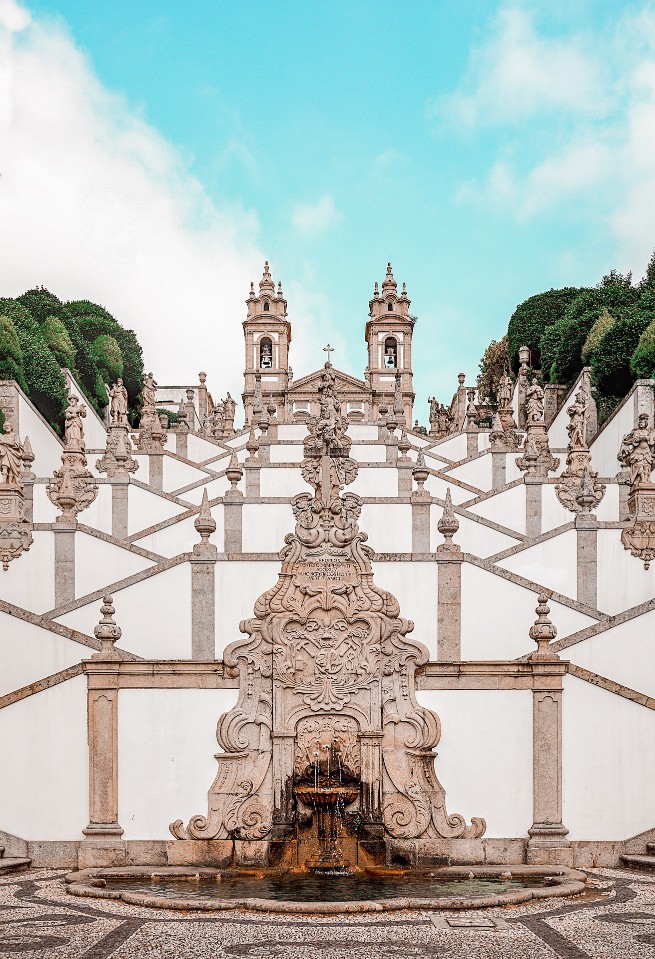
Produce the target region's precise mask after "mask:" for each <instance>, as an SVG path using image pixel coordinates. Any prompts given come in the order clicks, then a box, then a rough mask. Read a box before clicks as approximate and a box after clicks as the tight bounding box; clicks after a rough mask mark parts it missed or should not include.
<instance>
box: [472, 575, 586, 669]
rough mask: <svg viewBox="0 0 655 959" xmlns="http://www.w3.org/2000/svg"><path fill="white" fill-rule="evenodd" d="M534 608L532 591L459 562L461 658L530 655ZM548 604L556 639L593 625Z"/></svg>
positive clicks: (580, 615)
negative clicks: (460, 582) (460, 576)
mask: <svg viewBox="0 0 655 959" xmlns="http://www.w3.org/2000/svg"><path fill="white" fill-rule="evenodd" d="M536 605H537V594H536V593H535V592H532V590H530V589H526V588H525V587H524V586H519V585H518V584H517V583H513V582H511V580H507V579H504V577H502V576H495V575H494V574H493V573H490V572H488V571H487V570H485V569H480V568H479V567H478V566H473V565H472V564H471V563H463V564H462V646H461V650H462V659H518V658H519V657H520V656H525V655H526V653H531V652H533V651H534V650H535V648H536V647H535V644H534V643H533V641H532V640H531V639H530V636H529V635H528V634H529V630H530V627H531V626H532V624H533V623H534V621H535V619H536V614H535V607H536ZM548 605H549V606H550V618H551V620H552V621H553V623H554V624H555V626H556V627H557V636H558V638H559V639H562V638H563V637H564V636H568V635H569V634H570V633H574V632H577V631H578V630H580V629H584V628H585V627H586V626H592V625H593V624H594V623H595V622H596V620H595V619H592V618H591V617H590V616H585V615H584V614H583V613H579V612H578V611H577V610H575V609H571V608H570V607H568V606H564V605H562V604H560V603H556V602H555V601H554V600H549V603H548ZM508 611H511V612H510V613H509V614H508ZM562 655H563V658H565V657H566V653H563V654H562Z"/></svg>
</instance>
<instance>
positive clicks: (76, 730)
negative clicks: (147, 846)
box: [0, 676, 89, 840]
mask: <svg viewBox="0 0 655 959" xmlns="http://www.w3.org/2000/svg"><path fill="white" fill-rule="evenodd" d="M88 756H89V753H88V746H87V732H86V677H85V676H77V677H75V679H70V680H68V681H67V682H64V683H59V685H57V686H51V687H50V689H46V690H44V691H43V692H42V693H37V694H35V695H34V696H29V697H28V698H27V699H22V700H20V701H19V702H17V703H13V704H12V705H11V706H5V707H4V709H0V769H1V770H2V782H3V788H2V789H0V824H1V826H2V828H3V829H4V830H6V831H7V832H10V833H13V834H14V835H16V836H21V837H22V838H23V839H41V840H48V839H62V840H63V839H83V838H84V837H83V835H82V829H83V828H84V827H85V826H86V825H87V823H88V821H89V773H88V767H89V758H88ZM7 784H11V787H12V788H11V790H10V789H8V788H7Z"/></svg>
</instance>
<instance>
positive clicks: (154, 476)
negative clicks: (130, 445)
mask: <svg viewBox="0 0 655 959" xmlns="http://www.w3.org/2000/svg"><path fill="white" fill-rule="evenodd" d="M148 482H149V484H150V486H152V488H153V489H157V490H163V488H164V456H163V454H162V453H151V454H150V456H149V457H148Z"/></svg>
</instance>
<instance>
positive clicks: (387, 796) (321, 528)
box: [69, 362, 584, 911]
mask: <svg viewBox="0 0 655 959" xmlns="http://www.w3.org/2000/svg"><path fill="white" fill-rule="evenodd" d="M347 427H348V421H347V420H346V418H345V417H343V416H341V414H340V404H339V401H338V397H337V394H336V391H335V375H334V371H333V369H332V366H331V364H330V363H329V362H327V363H326V364H325V368H324V371H323V374H322V385H321V388H320V415H319V416H317V417H312V418H311V419H310V420H309V421H308V429H309V435H308V436H307V437H306V438H305V440H304V459H303V462H302V464H301V469H302V476H303V478H304V479H305V480H306V481H307V483H308V484H309V485H310V486H311V487H312V488H313V493H309V492H302V493H299V494H298V495H297V496H296V497H295V498H294V500H293V501H292V506H293V512H294V516H295V521H296V523H295V530H294V532H293V533H289V534H288V535H287V536H286V538H285V544H286V545H285V546H284V549H283V550H282V553H281V559H282V567H281V571H280V574H279V578H278V581H277V583H276V584H275V586H273V588H272V589H269V590H268V591H267V592H265V593H264V594H263V595H262V596H260V598H259V599H258V600H257V602H256V603H255V608H254V613H255V615H254V617H253V618H251V619H248V620H245V621H244V622H242V623H241V624H240V630H241V632H242V633H243V634H244V638H242V639H240V640H238V641H236V642H234V643H232V644H231V645H230V646H228V647H227V649H226V650H225V654H224V661H225V666H226V668H227V669H229V670H230V671H231V673H232V675H233V676H234V677H236V678H238V681H239V696H238V700H237V703H236V705H235V706H234V707H233V708H232V709H231V710H230V711H229V712H227V713H225V714H224V715H223V716H221V718H220V719H219V722H218V727H217V739H218V743H219V745H220V747H221V750H222V752H220V753H218V754H217V756H216V759H217V762H218V769H217V772H216V777H215V779H214V782H213V784H212V785H211V787H210V789H209V795H208V812H207V814H206V815H196V816H194V817H192V818H191V820H190V821H189V822H188V823H187V824H186V825H185V824H184V823H183V821H182V820H177V821H175V822H173V823H172V824H171V826H170V830H171V832H172V834H173V836H174V837H175V838H176V839H177V840H179V841H180V842H181V843H188V844H189V850H190V854H189V859H188V862H189V866H190V868H187V869H184V868H177V869H175V868H170V867H169V868H168V869H158V870H157V882H156V883H155V885H154V886H152V884H151V885H148V883H149V882H150V879H151V878H152V875H151V874H152V867H141V869H134V868H132V869H128V870H125V869H114V870H108V869H95V870H85V871H84V872H81V873H76V874H74V875H72V876H71V877H69V879H70V883H71V884H70V886H69V891H70V892H72V893H73V894H77V895H95V896H102V897H111V898H123V899H124V900H125V901H127V902H133V903H136V904H140V905H155V906H166V907H168V908H171V907H173V908H175V907H177V908H194V907H195V908H216V909H220V908H234V907H235V906H239V905H241V906H243V905H246V906H250V907H252V908H266V909H270V908H275V909H284V908H291V907H293V908H294V911H299V910H300V909H301V908H304V909H305V910H306V911H316V910H319V911H342V910H343V909H344V908H346V907H347V908H406V907H407V906H408V905H411V902H412V901H414V904H415V905H416V904H417V903H418V904H419V905H420V906H421V907H428V908H429V907H430V905H432V906H435V907H436V906H437V905H438V906H439V907H444V906H448V905H450V907H451V908H462V907H463V906H466V905H467V904H469V905H470V904H471V900H470V899H469V898H466V895H467V894H468V895H471V894H473V895H474V896H476V898H475V900H474V902H475V904H476V906H480V905H496V904H498V903H499V902H508V901H514V902H516V901H526V900H527V899H530V898H531V897H532V895H533V891H530V889H528V888H526V886H525V883H526V882H528V883H529V882H530V881H533V882H534V881H536V882H537V883H539V882H540V881H541V882H543V881H544V876H545V872H544V870H541V871H540V876H537V875H536V874H534V875H533V873H534V867H529V866H518V867H512V876H511V877H508V876H507V875H504V874H503V871H502V869H499V868H497V867H489V866H486V867H485V866H482V867H474V868H475V870H476V871H475V874H473V873H472V872H471V867H470V866H466V867H464V868H462V867H457V866H448V867H446V868H445V869H443V868H442V869H437V870H436V871H433V872H431V873H429V874H428V873H425V872H423V873H421V872H420V870H419V871H417V870H413V871H411V870H409V869H408V868H407V867H408V863H407V862H406V861H404V860H403V857H402V855H401V854H400V853H399V850H402V849H403V847H406V846H407V845H408V843H409V844H411V843H416V842H417V841H418V842H420V841H422V842H424V843H425V842H428V843H429V842H430V841H436V842H437V844H439V842H440V841H441V842H443V841H452V840H460V839H465V840H477V839H479V838H480V837H481V836H482V835H483V833H484V831H485V821H484V819H482V818H474V819H473V820H472V821H471V823H467V822H466V821H465V819H464V818H463V817H462V816H461V815H459V814H457V813H453V814H450V815H449V814H448V812H447V810H446V802H445V792H444V789H443V787H442V786H441V784H440V782H439V780H438V778H437V775H436V772H435V759H436V754H435V752H434V749H435V747H436V746H437V744H438V742H439V739H440V735H441V728H440V721H439V717H438V716H437V715H436V713H435V712H433V711H432V710H430V709H426V708H424V707H423V706H421V705H420V704H419V703H418V701H417V698H416V673H417V670H419V669H420V668H421V667H422V666H423V665H424V664H425V663H427V661H428V650H427V648H426V646H425V645H423V644H422V643H421V642H419V641H417V640H415V639H413V638H411V637H410V633H411V632H412V630H413V623H412V622H411V621H410V620H408V619H404V618H403V617H402V616H401V615H400V608H399V604H398V601H397V600H396V599H395V597H394V596H392V595H391V593H389V592H387V591H386V590H383V589H380V588H379V587H378V586H376V584H375V583H374V581H373V570H372V565H371V559H372V556H373V551H372V550H371V548H370V547H369V546H367V545H366V540H367V538H368V537H367V535H366V533H363V532H361V531H360V529H359V526H358V520H359V516H360V513H361V508H362V500H361V499H360V497H359V496H357V495H356V494H354V493H352V492H349V491H346V492H342V491H343V490H344V488H345V487H346V486H348V485H349V484H350V483H352V482H353V481H354V479H355V478H356V476H357V464H356V463H355V461H354V460H353V459H352V458H351V457H350V448H351V440H350V438H349V437H348V436H347V432H346V431H347ZM193 841H195V842H193ZM212 844H214V845H215V846H216V847H219V846H220V847H224V846H225V845H226V844H228V845H229V846H230V849H231V863H230V869H229V870H221V869H217V868H211V867H209V868H199V867H198V865H197V863H194V859H193V853H192V849H193V848H195V847H196V846H198V845H202V846H203V847H204V848H207V847H210V848H211V846H212ZM178 861H181V858H178ZM441 861H442V862H443V859H442V860H441ZM446 861H447V860H446ZM204 863H205V864H206V863H207V859H206V858H205V859H204ZM537 871H539V870H537ZM548 872H549V876H550V880H551V881H552V883H554V884H555V885H556V887H557V890H558V892H557V894H560V895H561V894H562V893H565V892H568V893H569V894H571V893H572V892H580V891H581V890H582V888H583V882H581V879H582V880H584V877H583V876H581V874H579V873H576V874H573V873H572V871H571V870H558V869H554V870H553V869H552V868H551V869H550V870H548ZM357 875H359V876H360V877H362V878H363V880H364V881H363V883H362V882H360V883H355V884H354V885H353V884H352V879H351V878H349V877H352V876H357ZM474 875H475V876H476V877H477V878H475V879H474ZM280 876H281V877H283V878H282V881H281V886H279V888H277V891H276V889H272V890H271V888H270V880H271V877H273V878H275V877H280ZM294 876H295V877H298V876H300V877H303V876H304V877H305V879H306V878H307V877H308V876H309V877H313V879H314V885H313V886H312V885H311V883H310V886H309V887H308V886H307V885H306V884H305V887H304V888H305V893H302V892H301V893H300V894H299V895H298V894H296V893H295V891H294V890H295V889H297V888H303V887H302V886H301V887H298V885H297V883H296V885H295V886H294V881H293V878H291V879H290V878H289V877H294ZM344 877H347V878H348V881H349V882H350V884H348V882H346V885H345V886H343V883H342V886H341V889H340V887H339V883H340V882H341V881H342V880H343V879H344ZM166 878H167V879H168V880H170V884H169V886H170V888H168V892H166V889H165V886H164V885H162V881H163V880H165V879H166ZM189 878H194V879H195V880H198V879H200V880H201V881H202V880H204V881H205V882H206V883H209V885H210V886H212V885H213V886H214V891H211V890H210V891H206V890H205V891H206V896H205V898H204V899H203V897H202V895H201V896H200V899H202V903H201V904H200V905H199V903H200V900H199V899H198V898H197V896H196V894H195V893H194V895H193V897H191V898H189V894H188V893H187V892H182V891H180V888H179V886H180V883H182V884H183V885H186V887H187V888H188V886H189V883H188V881H186V880H188V879H189ZM316 879H318V880H319V885H317V884H316ZM382 879H384V880H385V881H386V882H387V886H386V892H385V891H384V889H383V886H384V882H382ZM472 879H474V883H478V886H479V888H477V889H471V888H469V887H467V888H461V889H460V888H459V885H458V884H462V883H464V884H466V882H469V886H470V880H472ZM144 880H145V884H144ZM216 880H220V881H219V883H218V885H217V884H216ZM414 880H416V881H418V880H420V881H421V882H422V885H420V883H419V886H416V885H415V884H414V885H413V882H414ZM366 881H368V883H369V886H368V887H367V886H366ZM399 882H400V885H399ZM439 882H441V883H442V884H443V883H444V882H446V884H447V885H446V890H445V893H444V891H443V890H442V891H441V892H438V891H437V890H436V886H437V885H438V883H439ZM130 883H132V885H131V886H130ZM134 883H136V886H135V885H134ZM176 883H177V885H176ZM230 883H232V885H230ZM253 883H254V885H253ZM257 883H259V885H257ZM262 883H263V884H264V885H263V886H262ZM371 883H372V885H371ZM448 883H450V885H448ZM267 884H268V885H267ZM453 884H454V885H453ZM517 887H520V888H517ZM540 888H541V889H542V890H544V889H545V887H543V886H541V887H540ZM362 889H363V890H364V892H362V891H361V890H362ZM419 889H420V891H419ZM307 890H309V891H307ZM339 890H340V891H339ZM367 890H368V891H367ZM412 891H413V894H414V896H416V895H418V896H419V897H420V898H419V899H414V900H410V899H408V898H407V896H408V895H412ZM552 893H553V890H550V892H549V893H547V894H552ZM444 894H445V895H446V897H447V898H445V899H444V898H442V897H443V896H444ZM453 894H454V898H453ZM485 894H487V895H486V897H485ZM535 894H536V893H535ZM542 894H543V892H542ZM303 895H304V897H305V898H306V899H308V900H311V901H306V902H302V901H301V902H299V901H297V900H298V899H299V898H300V899H301V900H302V899H303ZM463 895H464V898H462V896H463ZM517 896H518V897H519V898H518V899H517ZM521 896H523V899H522V900H521V898H520V897H521ZM244 897H245V898H244ZM435 897H436V898H435ZM448 897H449V898H448ZM508 897H509V898H508ZM275 899H277V900H280V899H282V900H285V901H284V902H279V901H278V902H277V903H275V902H273V901H272V900H275ZM290 899H295V900H296V901H295V902H293V903H291V904H290V903H289V901H288V900H290ZM358 899H359V900H362V899H364V900H367V901H363V902H357V903H355V902H353V900H358ZM317 900H322V901H321V902H317ZM326 900H327V901H326ZM332 900H342V901H341V902H334V901H332ZM432 900H434V901H432ZM381 901H384V906H383V907H381V906H380V905H379V903H380V902H381Z"/></svg>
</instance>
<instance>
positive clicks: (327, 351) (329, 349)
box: [323, 343, 334, 365]
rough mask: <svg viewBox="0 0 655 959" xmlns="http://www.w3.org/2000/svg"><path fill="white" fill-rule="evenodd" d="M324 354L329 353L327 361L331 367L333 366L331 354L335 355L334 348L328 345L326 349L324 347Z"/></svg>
mask: <svg viewBox="0 0 655 959" xmlns="http://www.w3.org/2000/svg"><path fill="white" fill-rule="evenodd" d="M323 352H324V353H327V361H328V363H330V365H332V364H331V362H330V353H334V347H333V346H330V344H329V343H328V345H327V346H324V347H323Z"/></svg>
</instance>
